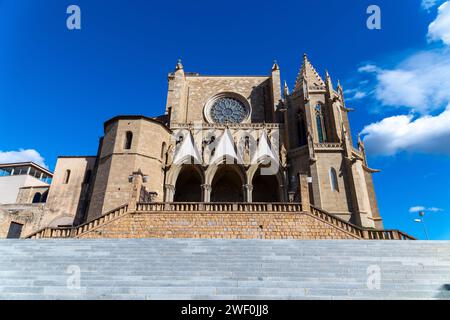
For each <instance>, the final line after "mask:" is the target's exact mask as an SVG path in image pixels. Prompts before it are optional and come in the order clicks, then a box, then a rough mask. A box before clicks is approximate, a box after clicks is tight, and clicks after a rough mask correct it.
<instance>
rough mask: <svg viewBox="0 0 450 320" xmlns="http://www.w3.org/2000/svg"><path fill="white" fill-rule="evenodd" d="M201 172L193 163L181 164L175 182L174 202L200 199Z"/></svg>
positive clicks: (198, 200) (197, 200)
mask: <svg viewBox="0 0 450 320" xmlns="http://www.w3.org/2000/svg"><path fill="white" fill-rule="evenodd" d="M203 180H204V178H203V172H202V170H201V169H200V168H199V167H198V166H195V165H183V166H182V168H181V169H180V171H179V173H178V176H177V179H176V182H175V193H174V198H173V201H174V202H200V201H202V184H203Z"/></svg>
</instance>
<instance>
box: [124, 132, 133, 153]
mask: <svg viewBox="0 0 450 320" xmlns="http://www.w3.org/2000/svg"><path fill="white" fill-rule="evenodd" d="M132 143H133V132H131V131H127V133H126V134H125V145H124V149H126V150H130V149H131V144H132Z"/></svg>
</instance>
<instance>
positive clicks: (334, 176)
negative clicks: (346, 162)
mask: <svg viewBox="0 0 450 320" xmlns="http://www.w3.org/2000/svg"><path fill="white" fill-rule="evenodd" d="M330 183H331V190H332V191H336V192H339V184H338V177H337V173H336V170H335V169H334V168H331V169H330Z"/></svg>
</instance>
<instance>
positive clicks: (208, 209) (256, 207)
mask: <svg viewBox="0 0 450 320" xmlns="http://www.w3.org/2000/svg"><path fill="white" fill-rule="evenodd" d="M126 213H131V214H141V213H150V214H152V213H155V214H159V213H174V214H176V213H189V214H192V213H218V214H223V213H230V214H231V213H233V214H236V213H237V214H240V213H242V214H246V213H254V214H266V213H267V214H274V213H276V214H283V213H286V214H288V213H298V214H306V215H311V216H313V217H315V218H316V219H319V220H320V221H322V222H325V223H328V224H329V225H332V226H334V227H337V228H339V229H341V230H342V231H344V232H345V233H347V234H350V235H352V236H353V237H355V238H358V239H366V240H415V239H414V238H413V237H411V236H409V235H407V234H405V233H403V232H401V231H399V230H374V229H365V228H361V227H358V226H356V225H354V224H352V223H350V222H347V221H345V220H343V219H341V218H339V217H336V216H334V215H332V214H330V213H328V212H326V211H323V210H321V209H318V208H315V207H313V206H311V207H310V208H309V210H305V208H303V206H302V204H301V203H254V202H253V203H220V202H219V203H203V202H175V203H167V202H166V203H164V202H150V203H137V204H136V208H135V209H132V210H129V208H128V205H127V204H126V205H123V206H121V207H119V208H117V209H115V210H113V211H110V212H108V213H106V214H104V215H103V216H101V217H99V218H97V219H94V220H92V221H89V222H87V223H84V224H82V225H80V226H78V227H67V228H63V227H61V228H59V227H56V228H54V227H53V228H52V227H48V228H45V229H42V230H40V231H38V232H35V233H33V234H31V235H29V236H28V237H27V238H31V239H40V238H71V237H79V236H80V235H82V234H84V233H87V232H89V231H92V230H93V229H95V228H97V227H99V226H102V225H104V224H105V223H107V222H110V221H112V220H114V219H116V218H118V217H120V216H122V215H124V214H126Z"/></svg>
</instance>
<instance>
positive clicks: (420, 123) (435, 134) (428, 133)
mask: <svg viewBox="0 0 450 320" xmlns="http://www.w3.org/2000/svg"><path fill="white" fill-rule="evenodd" d="M449 124H450V105H449V106H448V107H447V109H446V110H445V111H443V112H442V113H440V114H438V115H436V116H429V115H426V116H422V117H419V118H414V116H413V115H400V116H393V117H388V118H385V119H383V120H381V121H379V122H376V123H372V124H369V125H367V126H365V127H364V129H363V131H362V132H361V133H362V134H363V135H364V142H365V144H366V148H367V150H368V152H369V153H371V154H376V155H388V156H389V155H394V154H396V153H398V152H401V151H408V152H420V153H436V154H448V155H450V125H449Z"/></svg>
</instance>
